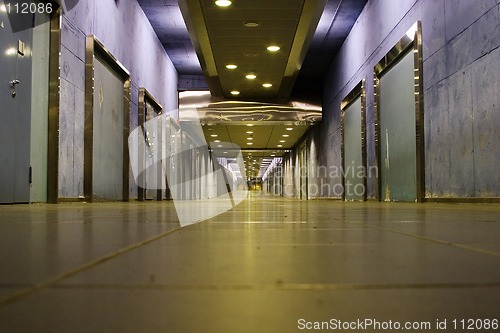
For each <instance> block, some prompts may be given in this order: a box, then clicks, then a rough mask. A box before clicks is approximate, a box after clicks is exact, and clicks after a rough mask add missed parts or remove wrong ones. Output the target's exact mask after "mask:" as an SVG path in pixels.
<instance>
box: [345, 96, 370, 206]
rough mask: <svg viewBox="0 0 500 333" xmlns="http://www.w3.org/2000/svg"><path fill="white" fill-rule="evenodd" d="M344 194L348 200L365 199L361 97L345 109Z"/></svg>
mask: <svg viewBox="0 0 500 333" xmlns="http://www.w3.org/2000/svg"><path fill="white" fill-rule="evenodd" d="M343 126H344V161H343V163H344V170H343V172H344V195H345V199H346V200H358V201H359V200H364V198H365V186H364V177H365V175H364V168H365V166H364V163H363V150H362V131H361V128H362V121H361V97H358V98H357V99H356V100H355V101H354V102H352V104H351V105H350V106H349V107H347V108H346V109H345V110H344V123H343Z"/></svg>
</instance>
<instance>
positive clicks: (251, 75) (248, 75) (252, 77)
mask: <svg viewBox="0 0 500 333" xmlns="http://www.w3.org/2000/svg"><path fill="white" fill-rule="evenodd" d="M245 77H246V78H247V79H249V80H255V79H256V78H257V75H255V73H253V72H250V73H249V74H247V75H246V76H245Z"/></svg>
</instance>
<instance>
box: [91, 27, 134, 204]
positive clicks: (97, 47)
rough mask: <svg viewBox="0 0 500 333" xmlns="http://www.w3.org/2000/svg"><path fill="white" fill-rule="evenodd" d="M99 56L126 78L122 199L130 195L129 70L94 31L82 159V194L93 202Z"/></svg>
mask: <svg viewBox="0 0 500 333" xmlns="http://www.w3.org/2000/svg"><path fill="white" fill-rule="evenodd" d="M96 57H98V58H99V59H101V60H102V61H103V62H105V63H106V64H107V65H108V66H110V67H111V68H112V69H113V71H114V72H115V74H118V75H119V76H120V78H121V79H122V82H123V125H124V126H123V147H122V150H123V166H122V176H123V177H122V178H123V179H122V181H123V193H122V195H123V201H129V197H130V189H129V184H130V179H129V177H130V158H129V151H128V136H129V135H130V88H131V79H130V72H129V71H128V70H127V69H126V68H125V67H124V66H123V65H122V64H121V63H120V62H119V61H118V60H117V59H116V58H115V57H114V56H113V54H112V53H111V52H110V51H108V50H107V49H106V47H105V46H104V44H102V43H101V42H100V41H99V40H98V39H97V38H96V37H95V36H94V35H88V36H87V37H86V40H85V131H84V159H83V194H84V197H85V200H86V201H89V202H92V201H93V199H94V195H93V159H94V145H93V142H94V92H95V86H94V83H95V80H94V63H95V58H96Z"/></svg>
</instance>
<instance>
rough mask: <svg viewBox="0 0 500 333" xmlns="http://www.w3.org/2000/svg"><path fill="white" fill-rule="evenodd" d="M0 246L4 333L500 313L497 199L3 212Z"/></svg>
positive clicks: (330, 323)
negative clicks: (199, 211)
mask: <svg viewBox="0 0 500 333" xmlns="http://www.w3.org/2000/svg"><path fill="white" fill-rule="evenodd" d="M0 249H1V250H0V256H1V262H2V264H1V265H0V299H1V300H0V331H1V332H210V333H211V332H214V333H215V332H238V333H241V332H252V333H253V332H313V331H314V332H318V331H319V332H327V331H333V330H334V327H337V328H338V327H340V328H342V326H341V325H347V324H350V325H353V324H354V323H352V322H353V321H356V322H357V324H358V325H359V321H361V322H362V323H365V324H367V323H370V320H372V321H371V322H372V323H373V326H368V325H365V326H361V328H360V327H359V326H357V327H355V328H356V329H354V326H350V327H347V329H346V326H343V331H346V332H358V331H359V332H361V331H363V332H371V331H381V330H378V329H377V326H374V325H376V324H377V323H378V324H379V325H381V326H380V327H388V326H387V325H389V324H390V325H397V324H398V323H399V324H401V325H405V324H408V323H409V324H411V325H412V327H413V328H416V327H418V329H412V330H406V331H415V332H423V331H436V329H437V325H438V323H441V324H440V325H441V327H443V326H442V325H443V322H444V321H445V320H446V325H447V326H446V329H441V330H440V331H445V332H446V331H449V332H459V331H463V330H462V329H461V328H460V325H462V323H461V322H460V321H461V320H462V319H464V320H465V323H467V320H468V319H486V320H491V322H490V323H493V320H495V319H496V320H498V319H500V314H499V312H498V309H499V308H500V299H499V297H498V295H499V294H500V206H499V205H497V204H460V205H459V204H432V203H426V204H404V203H397V204H396V203H386V204H384V203H375V202H367V203H344V202H340V201H331V200H315V201H298V200H289V199H282V198H276V197H270V196H264V195H262V196H259V195H257V194H253V195H252V196H251V197H249V198H248V199H247V200H245V201H244V202H243V203H241V204H240V205H239V206H237V207H236V208H234V209H233V210H231V211H229V212H226V213H224V214H222V215H220V216H217V217H215V218H213V219H210V220H207V221H204V222H201V223H198V224H194V225H191V226H188V227H184V228H181V227H180V226H179V223H178V222H177V221H176V214H175V209H174V206H173V204H172V202H161V203H158V202H146V203H94V204H80V203H79V204H75V203H72V204H61V205H30V206H0ZM365 320H368V321H366V322H365ZM453 320H456V321H455V322H453ZM486 322H487V321H481V324H482V325H484V324H485V323H486ZM342 323H345V324H342ZM335 325H338V326H335ZM362 325H363V324H362ZM383 325H386V326H383ZM426 325H431V326H430V328H431V329H427V326H426ZM457 325H458V327H456V326H457ZM475 325H477V322H476V324H475ZM454 326H455V327H454ZM383 331H384V332H391V331H396V330H390V329H385V330H383ZM479 331H481V330H479ZM482 331H494V330H482Z"/></svg>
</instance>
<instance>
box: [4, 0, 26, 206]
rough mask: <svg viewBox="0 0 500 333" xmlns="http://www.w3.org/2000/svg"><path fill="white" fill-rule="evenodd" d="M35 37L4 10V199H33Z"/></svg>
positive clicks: (13, 201) (19, 200)
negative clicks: (14, 27)
mask: <svg viewBox="0 0 500 333" xmlns="http://www.w3.org/2000/svg"><path fill="white" fill-rule="evenodd" d="M0 5H3V1H0ZM19 16H20V17H21V15H19ZM19 19H21V18H19ZM28 19H29V17H28ZM31 40H32V30H31V29H28V30H23V31H20V32H16V33H14V32H13V31H12V29H11V26H10V23H9V19H8V16H7V14H6V13H5V12H4V11H0V119H1V121H0V203H22V202H29V200H30V192H29V190H30V144H31V143H30V141H31V54H30V53H31V51H30V50H31V44H32V43H31ZM23 48H24V55H23V54H22V53H23V50H22V49H23Z"/></svg>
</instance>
